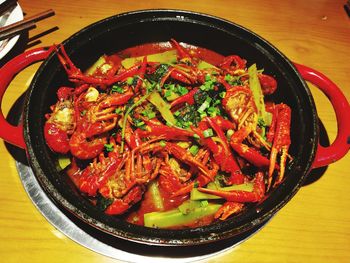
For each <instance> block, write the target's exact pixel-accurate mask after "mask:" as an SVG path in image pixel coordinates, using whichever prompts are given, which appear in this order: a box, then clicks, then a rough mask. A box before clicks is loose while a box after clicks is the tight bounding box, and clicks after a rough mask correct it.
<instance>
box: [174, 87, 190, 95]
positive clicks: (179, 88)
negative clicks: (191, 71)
mask: <svg viewBox="0 0 350 263" xmlns="http://www.w3.org/2000/svg"><path fill="white" fill-rule="evenodd" d="M177 93H179V94H180V95H185V94H187V93H188V89H186V88H185V87H183V86H178V88H177Z"/></svg>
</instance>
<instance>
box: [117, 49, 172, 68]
mask: <svg viewBox="0 0 350 263" xmlns="http://www.w3.org/2000/svg"><path fill="white" fill-rule="evenodd" d="M143 58H144V56H140V57H132V58H126V59H123V60H122V62H121V64H122V66H123V67H124V68H130V67H132V66H133V65H135V64H136V63H137V62H141V61H143ZM176 60H177V52H176V50H169V51H165V52H161V53H155V54H151V55H147V62H159V63H174V62H176Z"/></svg>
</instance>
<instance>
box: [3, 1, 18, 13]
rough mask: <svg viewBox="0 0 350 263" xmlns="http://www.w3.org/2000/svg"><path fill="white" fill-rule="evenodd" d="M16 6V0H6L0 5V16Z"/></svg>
mask: <svg viewBox="0 0 350 263" xmlns="http://www.w3.org/2000/svg"><path fill="white" fill-rule="evenodd" d="M16 5H17V0H6V1H4V2H2V3H1V4H0V16H1V15H3V13H5V12H6V11H8V10H9V9H10V8H12V7H14V6H16Z"/></svg>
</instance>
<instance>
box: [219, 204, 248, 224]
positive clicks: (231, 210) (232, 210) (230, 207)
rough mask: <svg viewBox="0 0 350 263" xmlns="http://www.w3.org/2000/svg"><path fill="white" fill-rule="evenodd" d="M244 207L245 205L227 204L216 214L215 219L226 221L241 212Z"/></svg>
mask: <svg viewBox="0 0 350 263" xmlns="http://www.w3.org/2000/svg"><path fill="white" fill-rule="evenodd" d="M243 206H244V204H243V203H237V202H226V203H224V204H223V205H222V206H221V207H220V208H219V210H218V211H217V212H216V213H215V215H214V218H215V219H220V220H226V219H227V218H228V217H229V216H231V215H233V214H237V213H238V212H240V211H241V210H242V208H243Z"/></svg>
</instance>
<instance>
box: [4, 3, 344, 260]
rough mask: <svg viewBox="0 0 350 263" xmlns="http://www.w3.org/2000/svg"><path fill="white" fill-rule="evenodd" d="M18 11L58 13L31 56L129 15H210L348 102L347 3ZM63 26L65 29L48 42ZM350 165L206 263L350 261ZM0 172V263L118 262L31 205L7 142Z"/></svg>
mask: <svg viewBox="0 0 350 263" xmlns="http://www.w3.org/2000/svg"><path fill="white" fill-rule="evenodd" d="M19 2H20V4H21V6H22V8H23V10H24V12H25V13H26V14H27V15H28V16H29V15H33V14H35V13H38V12H40V11H43V10H46V9H48V8H52V9H54V10H55V12H56V16H55V17H52V18H49V19H46V20H44V21H42V22H40V23H38V24H37V29H35V30H32V31H30V34H29V37H30V38H31V39H30V40H31V42H30V43H31V46H33V45H34V47H38V46H45V45H50V44H52V43H60V42H61V41H63V40H65V39H66V38H68V37H69V36H70V35H72V34H73V33H75V32H76V31H78V30H80V29H81V28H83V27H85V26H87V25H89V24H91V23H93V22H95V21H98V20H100V19H103V18H105V17H108V16H111V15H114V14H118V13H122V12H125V11H130V10H136V9H148V8H176V9H187V10H194V11H199V12H204V13H209V14H213V15H216V16H219V17H223V18H225V19H228V20H231V21H234V22H236V23H238V24H241V25H243V26H245V27H247V28H249V29H251V30H253V31H255V32H256V33H257V34H259V35H261V36H263V37H264V38H266V39H267V40H268V41H270V42H271V43H273V44H274V45H275V46H276V47H277V48H279V49H280V50H281V51H282V52H283V53H284V54H285V55H286V56H287V57H289V58H290V59H291V60H293V61H295V62H298V63H301V64H305V65H308V66H310V67H313V68H315V69H317V70H319V71H321V72H323V73H324V74H326V75H327V76H328V77H329V78H330V79H332V80H333V81H334V82H335V83H336V84H337V85H339V86H340V87H341V88H342V90H343V92H344V93H345V95H346V97H347V99H348V100H350V86H349V74H350V63H349V58H350V18H349V17H347V15H346V13H345V12H344V9H343V4H344V3H345V0H309V1H304V0H294V1H279V0H270V1H259V0H245V1H228V0H227V1H224V0H216V1H213V0H198V1H171V0H167V1H161V0H157V1H108V0H101V1H96V0H94V1H93V0H81V1H68V0H59V1H49V0H21V1H19ZM56 26H57V27H58V28H59V29H58V30H52V32H51V33H49V34H41V33H43V32H45V31H47V30H48V31H51V29H54V28H55V27H56ZM38 35H39V36H40V35H41V37H39V38H37V39H36V38H35V36H38ZM38 40H39V41H40V42H41V43H38ZM37 68H38V65H34V66H31V67H29V68H28V69H26V70H25V71H23V72H22V73H20V74H19V75H18V76H17V77H16V78H15V79H14V81H13V82H12V84H11V86H10V88H9V90H8V92H7V93H6V95H5V97H4V102H3V105H2V108H3V110H4V113H5V114H7V112H8V111H9V109H10V108H11V106H12V105H13V103H14V102H15V100H16V99H17V98H18V97H19V96H20V95H21V94H22V93H23V92H24V91H25V90H26V87H27V85H28V83H29V82H30V78H31V77H32V75H33V73H34V72H35V71H36V69H37ZM311 88H312V93H313V95H314V98H315V101H316V104H317V109H318V113H319V115H320V118H321V120H322V122H323V123H324V125H325V127H326V130H327V132H328V136H329V138H330V140H331V141H333V139H334V138H335V136H336V131H337V125H336V121H335V115H334V112H333V109H332V107H331V106H330V103H329V102H328V100H327V99H326V97H325V96H324V95H323V94H322V93H321V92H320V91H318V90H317V89H316V88H314V87H311ZM344 114H349V113H344ZM349 164H350V154H348V155H347V156H346V157H344V158H343V159H342V160H340V161H338V162H337V163H335V164H332V165H330V166H329V167H328V169H327V170H326V172H325V173H324V174H323V175H322V177H321V178H320V179H319V180H317V181H315V182H314V183H312V184H310V185H308V186H305V187H303V188H302V189H301V190H300V191H299V192H298V193H297V195H296V196H295V197H294V198H293V199H292V200H291V201H290V202H289V203H288V204H287V205H286V206H285V207H284V208H283V209H282V210H281V211H280V212H279V213H277V215H276V216H275V217H274V218H273V219H272V220H271V221H270V222H269V223H268V224H267V226H266V227H264V228H263V229H262V230H261V231H260V232H258V233H257V234H256V235H254V236H253V237H252V238H250V239H249V240H247V241H245V242H244V243H242V244H241V245H239V246H237V247H236V248H234V249H232V250H230V251H229V252H227V253H224V254H222V255H219V256H216V257H215V258H212V259H210V260H208V262H350V205H349V204H350V198H349V194H348V193H349V190H348V187H349V185H350V174H349V170H350V169H349V168H350V165H349ZM0 171H1V176H0V209H1V212H0V255H1V258H2V259H1V261H2V262H48V261H50V262H51V263H53V262H65V263H68V262H85V263H87V262H100V263H101V262H117V261H116V260H113V259H111V258H108V257H105V256H102V255H100V254H97V253H95V252H92V251H90V250H88V249H86V248H84V247H82V246H81V245H78V244H77V243H75V242H73V241H71V240H70V239H69V238H67V237H66V236H64V235H63V234H62V233H60V232H59V231H58V230H56V229H55V228H54V227H53V226H52V225H50V224H49V223H48V222H47V221H46V220H45V219H44V217H43V216H42V215H41V214H40V212H39V211H38V210H37V209H36V208H35V207H34V205H33V204H32V202H31V201H30V200H29V198H28V196H27V194H26V192H25V190H24V188H23V186H22V184H21V181H20V178H19V176H18V173H17V170H16V167H15V162H14V159H13V158H12V156H11V155H10V154H9V152H8V150H7V148H5V145H4V143H0Z"/></svg>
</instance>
